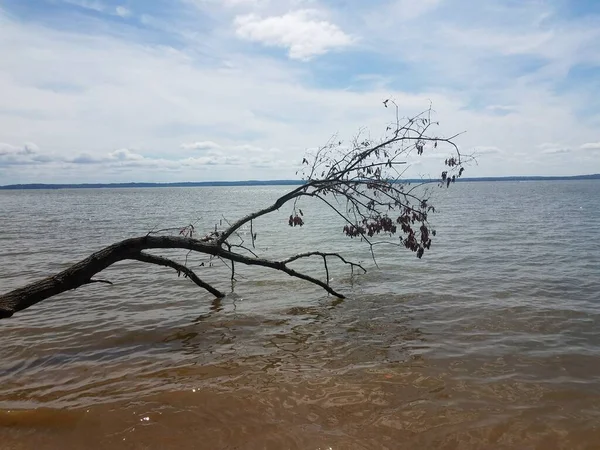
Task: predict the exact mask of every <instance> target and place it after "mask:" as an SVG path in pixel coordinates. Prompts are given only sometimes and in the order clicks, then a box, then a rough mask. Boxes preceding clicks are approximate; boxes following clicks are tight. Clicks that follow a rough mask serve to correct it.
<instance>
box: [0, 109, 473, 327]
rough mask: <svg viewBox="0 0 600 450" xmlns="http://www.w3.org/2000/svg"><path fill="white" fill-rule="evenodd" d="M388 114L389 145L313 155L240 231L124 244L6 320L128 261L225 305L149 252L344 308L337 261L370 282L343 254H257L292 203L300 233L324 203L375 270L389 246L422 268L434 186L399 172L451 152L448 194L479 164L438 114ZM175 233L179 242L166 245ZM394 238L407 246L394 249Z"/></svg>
mask: <svg viewBox="0 0 600 450" xmlns="http://www.w3.org/2000/svg"><path fill="white" fill-rule="evenodd" d="M383 104H384V106H385V107H386V108H388V107H390V106H393V107H394V109H393V112H394V120H393V121H392V122H391V123H390V124H389V125H388V126H387V128H386V132H385V134H384V136H383V137H382V138H381V139H379V140H373V139H371V136H370V134H369V133H368V132H366V131H365V130H361V131H360V132H359V133H358V134H357V135H356V137H355V138H354V139H353V140H352V141H351V142H350V143H349V145H346V144H345V143H344V142H343V141H342V140H339V139H338V138H337V137H334V138H332V139H331V140H330V141H329V142H328V143H327V144H326V145H324V146H323V147H320V148H318V149H317V150H316V151H315V152H314V153H307V156H306V157H305V158H304V159H303V160H302V167H303V169H302V170H301V173H302V177H303V178H302V179H303V182H304V184H302V185H300V186H298V187H295V188H293V189H292V190H290V191H289V192H287V193H286V194H284V195H282V196H281V197H279V198H278V199H277V200H276V201H275V202H274V203H273V204H271V205H270V206H267V207H266V208H263V209H259V210H258V211H254V212H252V213H250V214H247V215H245V216H244V217H241V218H240V219H238V220H237V221H235V222H232V223H230V222H228V221H227V220H226V219H225V222H226V226H224V225H223V220H220V221H219V224H215V227H214V230H210V231H209V232H208V233H206V234H205V235H204V236H203V237H200V238H197V237H196V236H197V235H198V233H197V231H196V228H195V225H194V224H190V225H187V226H184V227H181V228H180V227H177V228H163V229H160V230H156V231H155V230H152V231H150V232H148V233H147V234H146V235H145V236H142V237H137V238H131V239H126V240H124V241H121V242H117V243H115V244H113V245H111V246H109V247H106V248H104V249H102V250H100V251H98V252H96V253H94V254H92V255H91V256H90V257H88V258H86V259H84V260H82V261H79V262H78V263H76V264H74V265H73V266H71V267H69V268H68V269H66V270H64V271H62V272H60V273H58V274H56V275H54V276H51V277H48V278H45V279H43V280H41V281H38V282H35V283H31V284H29V285H27V286H25V287H22V288H20V289H15V290H13V291H11V292H8V293H6V294H4V295H1V296H0V318H3V317H10V316H12V315H13V314H14V313H15V312H17V311H21V310H23V309H26V308H29V307H30V306H32V305H34V304H36V303H38V302H40V301H42V300H44V299H47V298H49V297H52V296H54V295H57V294H60V293H62V292H65V291H68V290H71V289H76V288H78V287H80V286H83V285H86V284H90V283H110V282H108V281H104V280H98V279H94V278H93V277H94V276H95V275H96V274H98V273H99V272H101V271H102V270H104V269H106V268H107V267H109V266H111V265H112V264H114V263H116V262H118V261H122V260H127V259H129V260H138V261H141V262H146V263H150V264H157V265H160V266H165V267H170V268H172V269H174V270H176V271H177V272H178V273H179V274H181V273H183V274H184V275H185V276H186V277H188V278H190V279H191V280H192V281H193V282H194V283H196V285H198V286H200V287H202V288H204V289H206V290H207V291H209V292H211V293H212V294H213V295H215V296H216V297H222V296H224V294H223V293H222V292H221V291H219V290H218V289H216V288H214V287H212V286H211V285H209V284H208V283H206V282H204V281H202V280H201V279H200V278H199V277H198V276H197V275H196V274H195V273H194V272H193V271H192V270H191V269H190V268H189V267H187V266H186V265H182V264H179V263H177V262H175V261H172V260H170V259H167V258H163V257H159V256H154V255H151V254H148V253H145V252H144V251H145V250H150V249H182V250H187V251H188V254H187V255H189V254H190V253H191V252H195V253H202V254H205V255H208V256H210V260H211V261H212V258H219V259H220V260H222V261H223V262H224V263H225V264H226V265H228V264H227V263H226V261H229V262H230V263H231V266H229V265H228V267H229V268H230V269H231V280H232V284H233V281H234V280H235V264H236V263H240V264H245V265H249V266H260V267H266V268H270V269H273V270H278V271H281V272H284V273H286V274H288V275H289V276H292V277H295V278H299V279H302V280H306V281H308V282H310V283H313V284H315V285H317V286H320V287H321V288H323V289H324V290H325V291H327V292H328V293H330V294H332V295H335V296H338V297H340V298H344V296H343V295H342V294H341V293H339V292H338V291H336V290H335V289H333V288H332V287H331V286H330V281H331V280H330V272H329V268H330V267H329V266H330V263H331V261H332V260H336V259H337V260H339V261H341V262H342V263H344V264H346V265H349V266H350V269H351V271H352V273H354V268H359V269H361V270H362V271H363V272H366V269H365V267H363V266H362V265H361V264H358V263H353V262H350V261H348V260H347V259H346V258H344V257H343V256H342V255H340V254H339V253H327V252H321V251H311V252H306V253H300V254H298V255H294V256H291V257H289V258H287V259H283V260H281V261H274V260H270V259H266V258H263V257H261V256H260V251H259V250H257V249H256V246H255V240H256V232H255V229H254V226H255V223H254V220H255V219H257V218H259V217H262V216H265V215H267V214H270V213H272V212H274V211H277V210H279V209H280V208H281V207H282V206H284V205H286V204H288V202H290V203H291V209H292V214H291V215H290V216H289V220H288V223H289V225H290V226H291V227H296V226H303V225H304V224H305V220H309V218H307V217H304V214H303V211H302V209H301V205H300V203H302V202H303V201H304V200H310V199H317V200H318V201H320V202H322V204H323V205H324V207H325V208H328V210H330V211H332V212H334V213H335V214H336V216H337V217H339V218H341V219H342V223H341V226H340V228H341V231H342V232H343V233H344V234H345V235H346V236H348V237H349V238H359V239H360V240H361V241H363V242H365V243H366V245H368V246H369V250H370V253H371V256H372V258H373V261H374V263H375V266H377V260H376V257H375V252H374V247H375V245H379V244H383V243H387V244H391V245H393V246H402V247H405V248H407V249H408V250H410V251H412V252H415V253H416V256H417V257H418V258H421V257H422V256H423V254H424V252H425V251H429V250H430V248H431V244H432V238H433V237H435V236H436V231H435V230H434V229H433V228H432V227H431V225H430V222H429V214H430V213H433V212H435V208H434V207H433V206H432V205H430V203H429V199H430V195H429V190H425V191H424V192H421V191H420V190H419V189H420V187H422V186H423V185H425V184H427V183H429V182H430V181H427V180H425V181H423V182H422V183H417V184H416V185H412V186H408V184H407V183H405V182H404V181H403V180H402V177H403V176H404V174H405V173H406V172H405V171H406V169H404V170H398V169H399V166H404V167H408V166H409V165H408V164H407V162H408V161H409V159H408V157H409V156H410V157H412V156H415V154H416V156H421V155H423V154H424V153H425V152H430V151H433V150H434V149H438V150H440V147H439V146H442V147H441V148H443V150H444V151H447V150H449V151H450V152H451V153H450V156H449V157H447V158H446V159H445V161H444V169H443V170H442V171H441V174H440V176H439V179H438V180H437V182H438V183H439V184H440V186H445V187H449V186H450V184H451V183H454V182H455V181H456V180H457V179H458V178H460V177H461V176H462V174H463V171H464V170H465V167H464V165H465V163H467V162H469V161H470V160H472V159H473V158H472V156H469V155H463V154H461V152H460V151H459V148H458V145H457V144H456V143H455V142H454V139H455V138H457V137H458V136H459V135H460V133H459V134H455V135H453V136H450V137H443V136H436V135H434V134H433V133H432V130H433V129H434V127H435V126H437V125H438V123H437V122H433V121H432V113H433V111H432V109H431V106H430V107H429V108H428V109H426V110H424V111H422V112H421V113H419V114H417V115H416V116H413V117H409V118H406V119H401V118H400V110H399V107H398V105H397V104H396V103H395V102H394V101H392V100H385V101H384V102H383ZM223 219H224V218H223ZM247 224H249V227H250V235H251V244H252V249H251V248H249V246H246V245H244V244H245V242H244V239H243V238H242V236H241V235H240V233H239V230H240V229H241V228H242V227H244V226H245V225H247ZM221 227H222V229H220V228H221ZM342 227H343V228H342ZM166 232H170V233H171V234H177V235H176V236H174V235H161V233H166ZM375 235H377V236H378V238H375ZM232 236H237V237H238V238H239V239H240V242H232ZM392 236H397V237H398V238H399V239H398V240H396V241H395V242H393V241H391V237H392ZM242 252H243V253H242ZM187 255H186V263H187ZM249 255H251V256H249ZM311 256H319V257H321V258H322V260H323V265H324V271H325V280H326V281H321V280H319V279H317V278H315V277H312V276H309V275H307V274H304V273H301V272H299V271H296V270H294V269H292V268H291V267H289V266H288V265H289V264H290V263H292V262H294V261H297V260H299V259H302V258H310V257H311ZM209 264H211V263H209Z"/></svg>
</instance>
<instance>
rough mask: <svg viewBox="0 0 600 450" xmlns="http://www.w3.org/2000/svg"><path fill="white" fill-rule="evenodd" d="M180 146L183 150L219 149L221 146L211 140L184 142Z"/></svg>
mask: <svg viewBox="0 0 600 450" xmlns="http://www.w3.org/2000/svg"><path fill="white" fill-rule="evenodd" d="M181 148H182V149H184V150H200V151H207V150H219V149H220V148H221V146H220V145H219V144H217V143H216V142H213V141H196V142H186V143H183V144H181Z"/></svg>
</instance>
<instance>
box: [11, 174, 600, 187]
mask: <svg viewBox="0 0 600 450" xmlns="http://www.w3.org/2000/svg"><path fill="white" fill-rule="evenodd" d="M590 179H600V173H595V174H589V175H508V176H490V177H470V178H460V179H457V181H460V182H479V181H536V180H537V181H552V180H590ZM402 181H404V182H406V183H417V182H436V181H439V179H437V178H429V179H427V178H412V179H406V180H402ZM303 183H304V181H303V180H289V179H282V180H238V181H224V180H223V181H170V182H152V181H128V182H112V183H17V184H7V185H3V186H0V189H2V190H19V189H69V188H71V189H84V188H89V189H93V188H111V187H112V188H120V187H121V188H127V187H140V188H141V187H201V186H207V187H210V186H215V187H220V186H257V185H258V186H260V185H263V186H264V185H270V186H277V185H279V186H283V185H301V184H303Z"/></svg>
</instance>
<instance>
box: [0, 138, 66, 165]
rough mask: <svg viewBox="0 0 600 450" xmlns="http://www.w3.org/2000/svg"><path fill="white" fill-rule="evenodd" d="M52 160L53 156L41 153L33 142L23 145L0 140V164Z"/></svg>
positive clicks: (30, 163)
mask: <svg viewBox="0 0 600 450" xmlns="http://www.w3.org/2000/svg"><path fill="white" fill-rule="evenodd" d="M53 160H54V157H53V156H51V155H44V154H41V153H40V148H39V147H38V146H37V145H36V144H34V143H33V142H27V143H25V144H24V145H23V146H15V145H11V144H6V143H2V142H0V166H13V165H14V166H16V165H36V164H39V163H46V162H50V161H53Z"/></svg>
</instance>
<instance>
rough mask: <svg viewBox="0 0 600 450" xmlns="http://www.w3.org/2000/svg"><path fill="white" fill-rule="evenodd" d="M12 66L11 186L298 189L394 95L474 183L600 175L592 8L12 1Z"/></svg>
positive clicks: (464, 2) (598, 72)
mask: <svg viewBox="0 0 600 450" xmlns="http://www.w3.org/2000/svg"><path fill="white" fill-rule="evenodd" d="M0 54H2V58H1V59H0V184H10V183H29V182H113V181H201V180H240V179H272V178H294V172H295V170H296V169H297V167H298V163H299V162H300V161H301V160H302V156H303V154H304V152H305V151H306V150H307V149H311V148H314V147H317V146H319V145H321V144H324V143H325V142H326V141H327V140H328V139H329V138H330V137H331V136H332V135H333V134H337V135H338V136H340V137H342V138H344V139H351V138H352V136H353V135H354V134H355V133H356V132H357V130H358V129H360V128H361V127H366V128H367V129H368V130H369V131H370V133H371V134H372V135H373V136H378V135H380V134H381V132H383V130H384V129H385V126H386V124H387V122H388V121H389V120H390V116H389V110H386V109H385V108H383V107H382V101H383V100H384V99H386V98H393V99H395V100H396V102H397V103H398V105H399V106H400V108H401V112H402V114H403V115H411V114H415V113H417V112H419V111H421V110H423V109H425V108H427V107H428V105H429V103H430V102H432V104H433V108H434V110H435V112H436V119H437V120H439V121H440V123H441V125H440V130H439V133H440V134H454V133H456V132H460V131H466V133H465V134H464V135H462V136H461V137H460V138H459V140H458V143H459V144H460V146H461V147H462V149H463V150H464V151H465V152H468V153H471V152H474V153H475V154H477V155H478V165H476V166H473V167H472V168H470V169H469V173H468V174H469V175H470V176H493V175H499V176H501V175H571V174H580V173H594V172H600V94H598V93H599V92H600V2H599V1H596V0H593V1H592V0H587V1H584V0H519V1H517V0H486V1H479V2H475V1H473V0H420V1H412V0H374V1H370V2H366V1H359V0H329V1H326V0H170V1H166V0H155V1H153V0H0ZM440 158H441V159H442V160H443V155H431V154H430V155H425V157H424V158H417V159H414V160H411V161H410V162H411V166H410V171H409V174H410V175H414V176H421V175H423V176H435V175H437V174H438V172H439V169H440V164H439V161H440Z"/></svg>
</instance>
